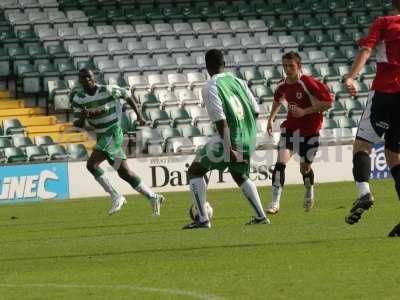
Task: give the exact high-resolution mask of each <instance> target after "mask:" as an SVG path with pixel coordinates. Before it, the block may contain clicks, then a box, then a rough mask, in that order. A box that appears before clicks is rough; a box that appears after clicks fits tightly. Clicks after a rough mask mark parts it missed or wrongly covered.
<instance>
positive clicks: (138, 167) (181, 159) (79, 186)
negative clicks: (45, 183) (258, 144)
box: [68, 145, 353, 198]
mask: <svg viewBox="0 0 400 300" xmlns="http://www.w3.org/2000/svg"><path fill="white" fill-rule="evenodd" d="M193 158H194V156H193V155H182V156H162V157H149V158H132V159H128V164H129V166H130V167H131V168H132V170H133V171H134V172H135V173H137V174H138V175H139V176H140V177H141V178H142V180H144V182H145V183H146V184H147V185H149V186H151V187H153V188H154V190H156V191H163V192H165V191H187V190H188V178H187V169H188V167H189V165H190V164H191V162H192V161H193ZM275 161H276V151H274V150H265V151H256V153H254V155H253V157H252V162H251V163H252V172H251V174H250V178H251V179H252V180H253V181H254V182H255V183H256V184H257V185H258V186H267V185H270V184H271V179H270V178H266V176H265V175H263V174H260V173H258V172H257V170H258V167H259V166H261V165H265V166H266V167H267V168H268V167H269V166H271V165H273V164H274V163H275ZM102 167H103V169H104V170H105V171H106V174H107V177H108V178H109V179H110V181H111V183H112V184H113V185H114V187H115V188H116V189H117V190H118V191H119V192H121V193H123V194H134V193H136V192H135V191H134V190H133V189H132V188H131V187H130V185H129V184H127V183H126V182H124V181H123V180H122V179H120V178H119V177H118V174H117V173H116V172H115V171H114V169H113V168H112V167H111V166H109V165H108V164H107V163H104V164H102ZM351 169H352V146H351V145H343V146H329V147H320V149H319V152H318V154H317V157H316V159H315V162H314V164H313V170H314V173H315V179H316V182H333V181H348V180H353V176H352V172H351ZM68 174H69V188H70V198H83V197H94V196H104V195H106V193H105V192H104V191H103V190H102V188H101V187H100V185H99V184H98V183H97V182H96V181H95V180H94V178H93V176H92V175H91V174H90V173H89V172H88V171H87V170H86V162H71V163H69V164H68ZM270 175H271V174H270ZM208 176H209V177H208V178H209V183H208V187H209V188H210V189H219V188H231V187H234V186H236V185H235V183H234V181H233V180H232V178H231V176H230V175H229V174H228V173H227V172H225V173H223V174H221V173H219V172H218V171H212V172H211V174H210V173H209V174H208ZM269 177H270V176H269ZM302 182H303V181H302V176H301V174H300V171H299V159H298V158H297V157H294V158H293V159H292V161H291V162H290V163H289V164H288V166H287V169H286V183H288V184H296V183H302Z"/></svg>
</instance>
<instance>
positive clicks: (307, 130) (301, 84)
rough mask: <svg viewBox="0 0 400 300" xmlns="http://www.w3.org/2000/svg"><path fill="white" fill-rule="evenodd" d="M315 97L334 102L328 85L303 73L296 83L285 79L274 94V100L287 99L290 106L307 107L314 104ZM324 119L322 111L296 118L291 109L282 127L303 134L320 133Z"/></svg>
mask: <svg viewBox="0 0 400 300" xmlns="http://www.w3.org/2000/svg"><path fill="white" fill-rule="evenodd" d="M315 99H317V100H318V101H326V102H332V101H333V99H332V96H331V94H330V92H329V89H328V87H327V86H326V85H325V84H323V83H321V82H320V81H318V80H316V79H314V78H313V77H311V76H306V75H302V76H301V77H300V79H299V80H298V81H297V82H296V83H292V84H288V83H287V82H286V80H285V79H283V80H282V81H281V82H280V83H279V84H278V86H277V88H276V90H275V94H274V101H277V102H281V101H283V100H286V102H287V103H288V107H290V106H291V105H292V106H298V107H300V108H307V107H310V106H312V105H313V103H314V102H315ZM322 121H323V114H322V112H318V113H313V114H308V115H305V116H304V117H301V118H295V117H294V116H293V115H292V113H291V112H290V110H289V111H288V114H287V119H286V120H285V121H284V122H283V123H282V125H281V127H284V128H286V129H289V130H292V131H295V130H299V131H300V135H302V136H311V135H316V134H318V132H319V130H320V129H321V126H322Z"/></svg>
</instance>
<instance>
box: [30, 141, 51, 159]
mask: <svg viewBox="0 0 400 300" xmlns="http://www.w3.org/2000/svg"><path fill="white" fill-rule="evenodd" d="M25 152H26V156H27V158H28V161H46V160H48V158H49V157H48V155H47V153H46V151H45V150H44V149H43V148H42V147H41V146H36V145H34V146H27V147H26V148H25Z"/></svg>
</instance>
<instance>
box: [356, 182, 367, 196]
mask: <svg viewBox="0 0 400 300" xmlns="http://www.w3.org/2000/svg"><path fill="white" fill-rule="evenodd" d="M356 185H357V189H358V198H360V197H362V196H364V195H366V194H368V193H370V190H369V183H368V182H366V181H362V182H358V181H356Z"/></svg>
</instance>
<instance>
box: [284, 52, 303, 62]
mask: <svg viewBox="0 0 400 300" xmlns="http://www.w3.org/2000/svg"><path fill="white" fill-rule="evenodd" d="M284 59H294V60H295V61H296V62H297V63H298V64H301V56H300V55H299V53H297V52H295V51H290V52H287V53H285V54H283V55H282V60H284Z"/></svg>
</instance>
